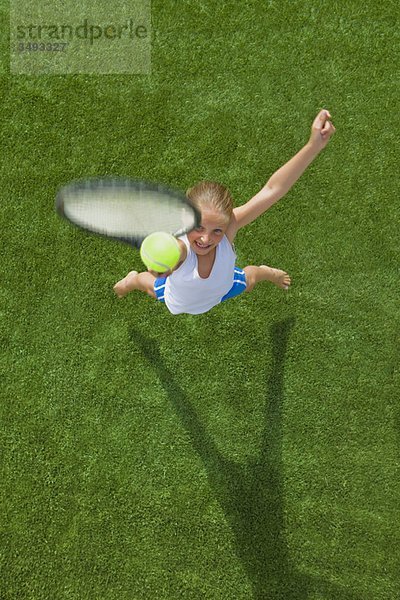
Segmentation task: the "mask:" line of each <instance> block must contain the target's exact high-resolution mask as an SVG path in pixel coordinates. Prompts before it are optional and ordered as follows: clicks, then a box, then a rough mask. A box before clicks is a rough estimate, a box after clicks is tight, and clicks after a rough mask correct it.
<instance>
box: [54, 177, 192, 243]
mask: <svg viewBox="0 0 400 600" xmlns="http://www.w3.org/2000/svg"><path fill="white" fill-rule="evenodd" d="M55 208H56V212H57V213H58V214H59V215H60V216H61V217H63V218H65V219H67V220H68V221H70V222H71V223H73V224H74V225H76V226H78V227H80V228H81V229H84V230H86V231H90V232H91V233H96V234H98V235H102V236H105V237H108V238H113V239H115V240H118V241H120V242H124V243H127V244H130V245H131V246H133V247H135V248H140V246H141V244H142V242H143V240H144V239H145V238H146V237H147V236H148V235H150V233H154V232H156V231H165V232H166V233H170V234H172V235H174V236H179V235H183V234H184V233H187V232H188V231H190V230H192V229H194V228H195V227H198V225H199V224H200V221H201V216H200V213H199V211H198V210H197V209H196V208H195V207H194V206H193V205H192V204H191V203H190V201H189V200H188V198H187V197H186V196H185V194H183V193H182V192H180V191H178V190H174V189H171V188H168V187H166V186H163V185H159V184H155V183H149V182H146V181H141V180H135V179H123V178H108V177H102V178H93V179H84V180H80V181H74V182H72V183H69V184H68V185H65V186H64V187H62V188H61V189H60V190H59V192H58V193H57V197H56V204H55Z"/></svg>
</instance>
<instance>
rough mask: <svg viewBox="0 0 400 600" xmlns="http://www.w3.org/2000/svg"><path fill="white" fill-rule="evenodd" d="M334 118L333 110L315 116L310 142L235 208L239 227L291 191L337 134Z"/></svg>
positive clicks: (249, 221) (237, 226) (252, 219)
mask: <svg viewBox="0 0 400 600" xmlns="http://www.w3.org/2000/svg"><path fill="white" fill-rule="evenodd" d="M330 119H331V115H330V113H329V111H328V110H325V109H323V110H321V111H320V112H319V113H318V115H317V116H316V118H315V119H314V122H313V124H312V127H311V136H310V139H309V141H308V142H307V144H306V145H305V146H304V147H303V148H302V149H301V150H300V151H299V152H298V153H297V154H296V155H295V156H293V158H291V159H290V160H289V161H288V162H287V163H286V164H284V165H283V167H281V168H280V169H278V171H276V172H275V173H274V174H273V175H272V177H270V179H269V180H268V181H267V183H266V184H265V186H264V187H263V188H262V189H261V190H260V191H259V192H258V193H257V194H256V195H255V196H253V198H251V199H250V200H249V201H248V202H246V204H243V205H242V206H238V207H237V208H235V209H234V211H233V216H234V222H235V227H236V230H238V229H240V228H241V227H244V226H245V225H248V224H249V223H251V222H252V221H254V220H255V219H257V217H259V216H260V215H262V214H263V213H264V212H265V211H266V210H268V209H269V208H270V207H271V206H272V205H273V204H275V202H277V201H278V200H279V199H280V198H282V196H284V195H285V194H286V193H287V192H288V191H289V190H290V188H291V187H292V185H293V184H294V183H295V182H296V181H297V180H298V179H299V177H300V176H301V175H302V174H303V173H304V171H305V170H306V168H307V167H308V166H309V165H310V164H311V163H312V161H313V160H314V158H315V157H316V156H317V155H318V154H319V153H320V152H321V150H323V149H324V148H325V146H326V145H327V143H328V142H329V139H330V138H331V136H332V135H333V133H335V131H336V129H335V127H334V126H333V124H332V122H331V121H330Z"/></svg>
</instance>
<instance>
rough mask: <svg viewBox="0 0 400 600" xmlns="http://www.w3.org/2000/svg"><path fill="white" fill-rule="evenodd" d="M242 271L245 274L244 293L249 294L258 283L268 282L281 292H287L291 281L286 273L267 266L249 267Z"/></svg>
mask: <svg viewBox="0 0 400 600" xmlns="http://www.w3.org/2000/svg"><path fill="white" fill-rule="evenodd" d="M243 271H244V272H245V274H246V292H251V290H252V289H253V288H254V286H255V285H256V283H258V282H259V281H270V282H271V283H274V284H275V285H277V286H278V287H279V288H282V289H283V290H287V289H288V288H289V286H290V282H291V279H290V277H289V275H288V274H287V273H286V271H281V270H280V269H274V268H273V267H268V266H267V265H260V266H259V267H255V266H253V265H249V266H248V267H245V268H244V269H243Z"/></svg>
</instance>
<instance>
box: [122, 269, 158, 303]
mask: <svg viewBox="0 0 400 600" xmlns="http://www.w3.org/2000/svg"><path fill="white" fill-rule="evenodd" d="M155 280H156V278H155V277H154V275H152V274H151V273H149V272H148V271H144V272H143V273H138V272H137V271H131V272H130V273H128V275H127V276H126V277H124V278H123V279H121V281H118V283H116V284H115V285H114V288H113V289H114V292H115V293H116V294H117V296H118V298H123V297H124V296H126V294H128V293H129V292H132V290H140V291H141V292H146V293H147V294H149V296H151V297H152V298H157V296H156V294H155V292H154V282H155Z"/></svg>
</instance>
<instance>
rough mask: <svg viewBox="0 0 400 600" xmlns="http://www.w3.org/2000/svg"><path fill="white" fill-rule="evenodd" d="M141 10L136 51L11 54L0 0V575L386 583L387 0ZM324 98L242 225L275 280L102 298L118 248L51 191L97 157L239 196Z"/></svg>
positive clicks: (41, 584) (89, 599)
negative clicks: (66, 214) (64, 61)
mask: <svg viewBox="0 0 400 600" xmlns="http://www.w3.org/2000/svg"><path fill="white" fill-rule="evenodd" d="M151 19H152V38H151V39H152V41H151V72H149V73H147V74H121V73H119V74H112V73H111V74H108V75H102V74H99V73H97V74H96V73H93V74H91V73H80V74H74V73H71V74H65V75H30V74H20V75H18V74H15V73H12V72H10V66H9V44H8V41H7V39H8V32H9V13H8V6H6V3H5V2H2V3H1V9H0V23H1V27H2V41H1V44H0V49H1V61H0V62H1V64H0V77H1V87H0V98H1V121H0V127H1V139H2V144H1V148H2V153H1V160H0V177H1V188H0V189H1V201H0V219H1V220H0V223H1V236H0V239H1V265H2V277H1V285H0V294H1V303H0V316H1V319H0V340H1V350H2V352H1V402H0V440H1V447H0V451H1V454H0V456H1V460H0V466H1V472H0V481H1V484H0V509H1V515H2V517H1V525H0V540H1V544H0V598H1V600H98V599H99V600H147V599H149V600H175V599H179V598H184V599H194V600H199V599H205V600H208V599H210V600H213V599H221V600H230V599H232V600H247V599H253V598H254V599H255V600H263V599H265V600H280V599H282V600H395V599H397V598H400V591H399V590H400V560H399V556H400V555H399V547H400V508H399V507H400V483H399V461H400V457H399V453H400V434H399V432H400V411H399V397H400V380H399V363H400V318H399V263H398V258H399V252H400V247H399V246H400V244H399V234H398V229H399V202H398V153H396V145H397V144H396V142H397V137H398V134H397V131H398V129H399V125H400V123H399V114H400V111H399V99H398V98H399V94H398V90H399V68H398V66H399V65H398V58H397V57H398V52H399V33H398V26H397V25H396V19H397V4H396V3H395V2H394V1H393V2H392V1H391V0H390V1H389V0H387V1H385V2H381V3H376V2H373V1H372V0H364V1H363V2H361V1H359V0H353V1H352V2H349V3H344V2H339V1H337V0H334V1H333V2H329V3H327V2H324V1H323V0H319V1H316V0H310V1H309V0H292V1H290V2H289V1H283V0H281V1H280V2H278V1H277V0H270V1H266V0H247V1H246V2H237V1H235V0H225V1H224V2H214V0H201V2H196V1H195V0H180V1H179V2H162V1H161V0H153V2H152V6H151ZM396 61H397V62H396ZM322 107H326V108H328V109H329V110H330V111H331V113H332V116H333V122H334V124H335V126H336V129H337V131H336V134H335V136H334V137H333V139H332V140H331V142H330V143H329V145H328V147H327V148H326V149H325V150H324V151H323V153H321V155H320V156H318V157H317V159H316V160H315V162H314V163H313V164H312V165H311V166H310V167H309V169H308V170H307V171H306V173H305V174H304V175H303V176H302V178H301V179H300V180H299V181H298V183H297V184H296V185H295V186H294V187H293V189H292V190H291V191H290V192H289V193H288V195H287V196H286V197H285V198H284V199H282V200H281V201H280V202H279V203H278V204H277V205H275V206H274V207H273V208H271V210H270V211H268V213H266V214H265V215H263V216H262V217H260V218H259V219H258V220H257V221H256V222H254V223H253V224H251V225H250V226H249V227H247V228H246V229H244V230H242V231H240V232H239V234H238V236H237V238H236V241H235V245H236V251H237V254H238V265H239V266H241V267H244V266H246V265H247V264H263V263H266V264H270V265H272V266H276V267H280V268H283V269H285V270H287V271H288V272H289V273H290V275H291V277H292V281H293V285H292V287H291V289H290V291H289V293H288V294H285V292H283V291H282V290H279V289H278V288H276V287H273V286H271V285H270V284H260V285H259V286H258V287H256V289H255V290H254V291H253V292H252V293H251V294H244V295H242V296H240V297H238V298H235V299H232V300H230V301H228V302H225V303H223V304H221V305H219V306H217V307H216V308H214V309H213V310H212V311H210V312H209V313H206V314H202V315H198V316H192V315H178V316H173V315H171V314H170V313H169V312H168V310H167V309H166V307H165V305H162V304H161V303H157V302H156V301H154V300H152V299H151V298H149V297H147V296H145V295H144V294H140V293H139V292H135V293H133V294H131V295H129V296H127V297H126V298H124V299H123V300H118V299H117V298H116V297H115V296H114V294H113V292H112V286H113V284H114V283H115V282H116V281H117V280H118V279H120V278H121V277H122V276H124V275H125V274H126V273H127V272H128V271H129V270H131V269H133V268H134V269H137V270H142V269H143V267H142V265H141V262H140V257H139V253H138V252H137V251H134V250H132V249H130V248H128V247H127V246H123V245H119V244H116V243H113V242H111V241H108V240H104V239H101V238H98V237H95V236H90V235H87V234H85V233H83V232H81V231H78V230H76V229H74V228H72V227H69V226H68V224H66V223H65V222H62V221H61V220H60V219H59V218H57V216H56V215H55V213H54V209H53V207H54V198H55V194H56V192H57V189H58V188H59V187H60V186H61V185H64V184H65V183H67V182H69V181H70V180H73V179H78V178H81V177H87V176H95V175H122V176H128V177H134V178H135V177H137V178H144V179H149V180H154V181H160V182H163V183H165V184H170V185H173V186H175V187H178V188H180V189H182V190H185V189H186V188H187V187H188V186H190V185H193V184H194V183H195V182H197V181H199V180H201V179H210V180H216V181H220V182H221V183H224V184H225V185H227V186H228V187H229V189H230V190H231V192H232V194H233V197H234V199H235V204H236V205H240V204H242V203H243V202H245V201H247V200H248V199H249V198H250V197H251V196H253V195H254V194H255V193H256V192H257V191H258V190H259V189H260V188H261V187H262V186H263V185H264V184H265V182H266V181H267V179H268V178H269V177H270V175H271V174H272V173H273V172H274V171H275V170H276V169H277V168H278V167H280V166H281V165H282V164H283V163H284V162H286V161H287V160H288V159H289V158H291V157H292V156H293V155H294V154H295V153H296V152H297V151H298V150H299V149H300V148H301V147H302V145H303V144H305V143H306V141H307V140H308V137H309V132H310V126H311V123H312V120H313V118H314V116H315V115H316V114H317V112H318V110H319V109H320V108H322Z"/></svg>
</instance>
